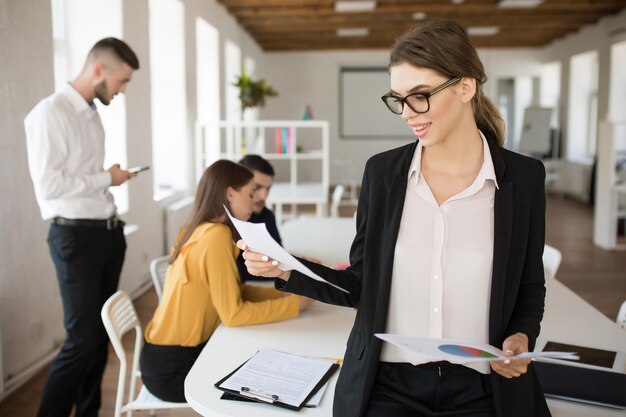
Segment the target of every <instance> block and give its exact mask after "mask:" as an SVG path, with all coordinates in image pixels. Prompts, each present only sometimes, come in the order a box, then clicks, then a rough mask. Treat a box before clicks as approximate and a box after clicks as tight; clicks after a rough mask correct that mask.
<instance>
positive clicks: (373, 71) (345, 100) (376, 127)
mask: <svg viewBox="0 0 626 417" xmlns="http://www.w3.org/2000/svg"><path fill="white" fill-rule="evenodd" d="M339 77H340V78H339V85H340V96H339V101H340V104H339V125H340V128H339V134H340V136H341V137H342V138H346V139H362V138H374V139H385V138H395V139H397V138H398V137H402V138H411V130H410V129H409V127H408V126H407V124H406V122H404V121H403V120H402V117H400V116H399V115H396V114H393V113H391V112H390V111H389V109H388V108H387V106H385V103H383V101H382V100H381V99H380V97H381V96H382V95H384V94H386V93H388V92H389V72H388V70H387V68H341V71H340V76H339Z"/></svg>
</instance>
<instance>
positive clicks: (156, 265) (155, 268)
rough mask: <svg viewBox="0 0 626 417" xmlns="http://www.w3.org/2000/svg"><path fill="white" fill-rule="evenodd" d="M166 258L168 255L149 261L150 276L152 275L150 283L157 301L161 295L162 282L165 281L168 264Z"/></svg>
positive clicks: (167, 258)
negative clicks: (152, 285)
mask: <svg viewBox="0 0 626 417" xmlns="http://www.w3.org/2000/svg"><path fill="white" fill-rule="evenodd" d="M168 260H169V256H159V257H158V258H154V259H153V260H152V262H150V276H151V277H152V283H153V284H154V289H155V290H156V293H157V296H158V297H159V301H161V296H162V295H163V283H164V282H165V275H166V273H167V267H168V265H169V263H168Z"/></svg>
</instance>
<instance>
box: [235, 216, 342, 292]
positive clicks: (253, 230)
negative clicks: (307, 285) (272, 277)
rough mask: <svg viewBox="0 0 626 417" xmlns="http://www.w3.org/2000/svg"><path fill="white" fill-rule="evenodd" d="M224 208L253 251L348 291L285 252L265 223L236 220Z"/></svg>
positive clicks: (284, 269) (283, 267)
mask: <svg viewBox="0 0 626 417" xmlns="http://www.w3.org/2000/svg"><path fill="white" fill-rule="evenodd" d="M224 209H225V210H226V214H228V217H230V220H231V221H232V222H233V225H235V229H237V231H238V232H239V235H240V236H241V238H242V239H243V240H244V242H246V245H248V247H249V248H250V249H252V250H253V251H255V252H258V253H262V254H263V255H267V256H269V257H270V258H272V259H275V260H277V261H278V262H279V264H278V268H280V269H282V270H283V271H287V270H291V269H295V270H296V271H298V272H302V273H303V274H304V275H306V276H307V277H309V278H313V279H314V280H316V281H321V282H325V283H326V284H328V285H330V286H333V287H335V288H337V289H338V290H341V291H343V292H345V293H348V291H346V290H344V289H343V288H341V287H339V286H338V285H335V284H333V283H330V282H328V281H326V280H325V279H324V278H322V277H320V276H319V275H317V274H316V273H315V272H313V271H311V270H310V269H309V268H307V267H306V266H305V265H304V264H302V262H300V261H298V260H297V259H296V258H294V257H293V255H291V254H290V253H289V252H287V251H286V250H285V248H283V247H282V246H280V245H279V244H278V242H276V241H275V240H274V238H273V237H272V235H270V233H269V232H268V231H267V227H265V223H250V222H244V221H241V220H238V219H236V218H234V217H233V216H232V214H230V212H229V211H228V209H227V208H226V206H224Z"/></svg>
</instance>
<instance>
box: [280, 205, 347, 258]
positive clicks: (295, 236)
mask: <svg viewBox="0 0 626 417" xmlns="http://www.w3.org/2000/svg"><path fill="white" fill-rule="evenodd" d="M278 230H279V231H280V237H281V238H282V241H283V246H284V247H285V249H287V250H288V251H289V253H292V254H294V255H296V256H302V257H305V258H310V259H317V260H319V261H320V262H321V263H322V264H324V265H326V266H329V267H331V268H334V267H336V266H337V264H340V263H346V264H347V263H348V262H349V260H350V246H351V245H352V241H353V240H354V235H355V234H356V221H355V220H354V218H353V217H310V216H301V217H298V218H297V219H293V220H287V221H286V222H285V223H283V224H282V225H280V226H279V227H278Z"/></svg>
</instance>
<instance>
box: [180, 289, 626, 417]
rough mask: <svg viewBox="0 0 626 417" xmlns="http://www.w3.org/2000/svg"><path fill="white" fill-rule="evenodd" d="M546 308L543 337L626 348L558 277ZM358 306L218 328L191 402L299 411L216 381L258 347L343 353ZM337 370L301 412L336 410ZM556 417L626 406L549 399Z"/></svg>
mask: <svg viewBox="0 0 626 417" xmlns="http://www.w3.org/2000/svg"><path fill="white" fill-rule="evenodd" d="M547 288H548V296H547V299H546V313H545V316H544V320H543V323H542V331H541V338H543V339H548V340H553V341H556V342H562V343H569V344H577V345H584V346H590V347H596V348H600V349H607V350H624V347H626V331H624V330H622V329H621V328H620V327H619V326H618V325H617V324H615V323H614V322H613V321H611V320H609V319H608V318H607V317H605V316H604V315H603V314H602V313H600V312H599V311H597V310H596V309H595V308H593V307H592V306H591V305H590V304H588V303H587V302H585V301H584V300H583V299H582V298H580V297H579V296H577V295H576V294H575V293H574V292H572V291H571V290H569V289H568V288H566V287H565V286H564V285H563V284H561V283H560V282H558V281H556V280H550V281H549V282H548V283H547ZM354 314H355V312H354V310H352V309H349V308H345V307H336V306H331V305H326V304H322V303H319V302H316V303H315V304H314V305H313V306H312V307H311V308H310V309H308V310H305V311H303V313H302V315H301V316H300V317H299V318H297V319H293V320H287V321H283V322H277V323H270V324H262V325H256V326H247V327H225V326H223V325H220V326H219V327H218V329H217V330H216V331H215V333H214V334H213V336H212V337H211V339H210V340H209V342H208V343H207V345H206V347H205V348H204V349H203V351H202V353H201V354H200V357H199V358H198V360H197V361H196V363H195V364H194V365H193V367H192V368H191V371H190V372H189V375H188V376H187V379H186V380H185V397H186V399H187V402H188V403H189V405H190V406H191V407H192V408H193V409H194V410H195V411H197V412H198V413H200V414H202V415H203V416H220V417H249V416H255V417H269V416H291V417H293V416H295V415H296V414H294V412H293V411H290V410H286V409H282V408H279V407H274V406H270V405H267V404H259V403H246V402H241V401H227V400H220V396H221V395H222V391H220V390H218V389H217V388H215V387H214V386H213V384H215V382H217V381H219V380H220V379H222V378H223V377H224V376H226V375H227V374H228V373H230V372H232V371H233V370H234V369H235V368H236V367H237V366H239V365H240V364H242V363H243V362H244V361H245V360H246V359H248V358H249V357H251V356H252V355H253V354H254V353H255V352H256V351H257V350H258V349H261V348H272V349H276V350H282V351H285V352H290V353H295V354H300V355H310V356H323V357H332V358H335V357H343V354H344V351H345V343H346V341H347V338H348V333H349V331H350V329H351V328H352V324H353V322H354ZM336 380H337V374H335V375H334V376H333V378H332V379H331V384H330V386H329V388H328V390H327V392H326V393H325V394H324V397H323V398H322V402H321V403H320V406H319V407H317V408H308V409H307V408H305V409H302V411H300V412H299V413H298V415H305V416H309V417H313V416H316V417H317V416H320V417H321V416H324V417H330V416H331V415H332V403H333V395H334V389H335V381H336ZM548 406H549V407H550V411H551V412H552V416H553V417H618V416H619V417H624V415H625V413H624V410H615V409H610V408H604V407H595V406H589V405H585V404H579V403H574V402H569V401H562V400H554V399H548Z"/></svg>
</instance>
